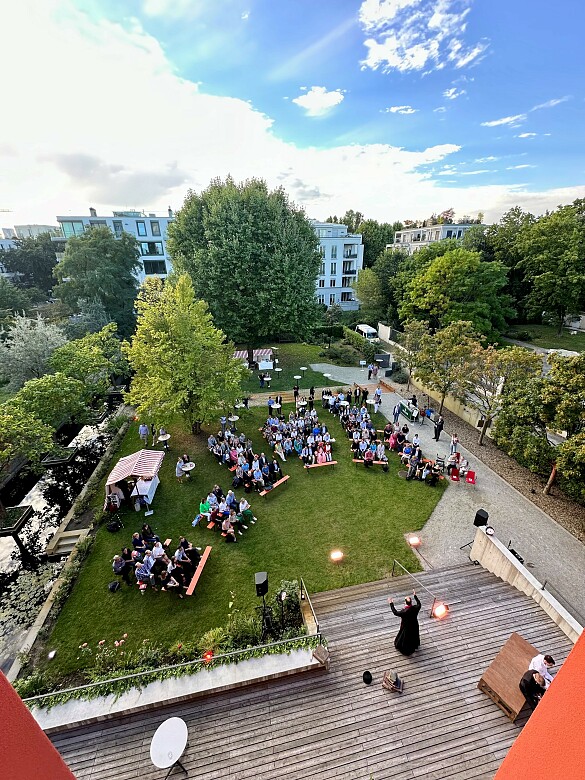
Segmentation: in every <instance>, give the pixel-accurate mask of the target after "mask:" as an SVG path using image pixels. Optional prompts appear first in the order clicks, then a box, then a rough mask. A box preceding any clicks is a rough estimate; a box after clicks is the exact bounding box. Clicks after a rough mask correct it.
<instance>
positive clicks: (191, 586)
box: [187, 547, 211, 596]
mask: <svg viewBox="0 0 585 780" xmlns="http://www.w3.org/2000/svg"><path fill="white" fill-rule="evenodd" d="M210 552H211V547H206V548H205V552H204V553H203V555H202V556H201V560H200V561H199V564H198V566H197V568H196V569H195V574H194V575H193V578H192V580H191V582H190V583H189V587H188V588H187V596H192V595H193V592H194V590H195V586H196V585H197V583H198V582H199V577H201V572H202V571H203V567H204V566H205V564H206V563H207V559H208V558H209V553H210Z"/></svg>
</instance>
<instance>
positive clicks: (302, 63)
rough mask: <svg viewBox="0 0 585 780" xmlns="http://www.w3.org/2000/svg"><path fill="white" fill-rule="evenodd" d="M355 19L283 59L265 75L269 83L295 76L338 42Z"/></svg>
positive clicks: (339, 25)
mask: <svg viewBox="0 0 585 780" xmlns="http://www.w3.org/2000/svg"><path fill="white" fill-rule="evenodd" d="M355 23H356V22H355V18H354V17H353V16H351V17H350V18H349V19H345V20H344V21H343V22H341V23H340V24H338V25H337V27H334V28H333V29H332V30H331V31H330V32H328V33H327V35H322V36H321V37H319V38H317V40H315V41H313V43H310V44H309V45H308V46H306V47H305V48H304V49H301V51H299V52H297V53H296V54H294V55H293V56H292V57H289V59H285V60H284V61H283V62H281V63H280V64H279V65H277V67H276V68H274V69H273V70H272V71H270V72H269V73H268V74H267V77H268V79H269V80H270V81H283V80H285V79H289V78H292V77H294V76H296V75H297V74H298V73H299V72H300V71H301V70H303V69H304V68H306V67H307V66H309V65H311V64H312V63H313V62H314V61H315V60H316V59H318V58H319V57H323V56H324V55H325V52H326V51H327V50H328V49H329V48H330V47H331V46H332V45H333V44H334V43H337V42H338V41H339V39H340V38H342V37H343V36H344V35H345V34H346V33H347V32H348V31H349V30H351V28H352V27H354V26H355Z"/></svg>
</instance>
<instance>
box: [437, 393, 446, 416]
mask: <svg viewBox="0 0 585 780" xmlns="http://www.w3.org/2000/svg"><path fill="white" fill-rule="evenodd" d="M446 395H447V393H443V395H442V396H441V405H440V406H439V414H443V404H444V403H445V396H446Z"/></svg>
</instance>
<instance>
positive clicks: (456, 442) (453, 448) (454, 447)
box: [449, 433, 459, 455]
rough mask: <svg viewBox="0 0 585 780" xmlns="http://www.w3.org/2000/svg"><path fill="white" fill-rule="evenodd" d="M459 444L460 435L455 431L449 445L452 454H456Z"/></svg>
mask: <svg viewBox="0 0 585 780" xmlns="http://www.w3.org/2000/svg"><path fill="white" fill-rule="evenodd" d="M458 446H459V436H457V434H456V433H454V434H453V435H452V436H451V446H450V447H449V450H450V454H451V455H455V453H456V452H457V447H458Z"/></svg>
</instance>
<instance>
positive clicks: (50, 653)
mask: <svg viewBox="0 0 585 780" xmlns="http://www.w3.org/2000/svg"><path fill="white" fill-rule="evenodd" d="M56 655H57V651H56V650H51V651H50V652H49V653H48V654H47V658H48V659H49V661H52V660H53V658H54V657H55V656H56Z"/></svg>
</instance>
